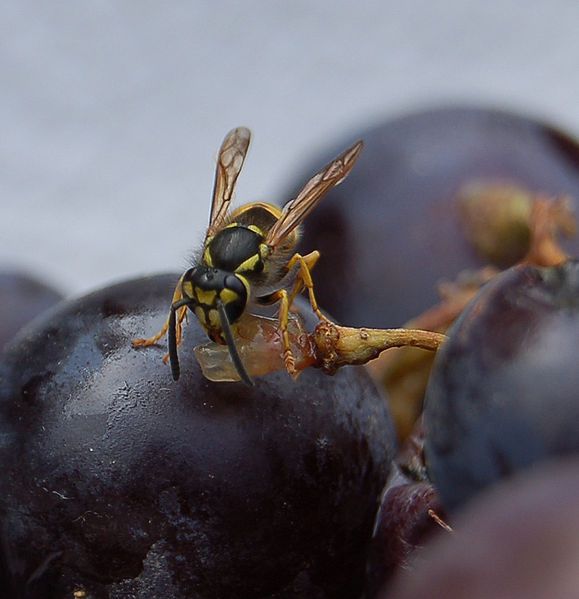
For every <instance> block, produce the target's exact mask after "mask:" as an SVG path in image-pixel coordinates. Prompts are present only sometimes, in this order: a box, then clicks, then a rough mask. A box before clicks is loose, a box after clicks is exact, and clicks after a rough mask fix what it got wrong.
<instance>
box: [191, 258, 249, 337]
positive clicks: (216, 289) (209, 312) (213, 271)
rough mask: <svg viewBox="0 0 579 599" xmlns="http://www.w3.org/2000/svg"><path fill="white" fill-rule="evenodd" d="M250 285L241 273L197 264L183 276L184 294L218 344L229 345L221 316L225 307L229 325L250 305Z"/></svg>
mask: <svg viewBox="0 0 579 599" xmlns="http://www.w3.org/2000/svg"><path fill="white" fill-rule="evenodd" d="M248 289H249V284H248V283H247V281H245V280H244V279H243V278H242V277H240V276H239V275H236V274H233V273H231V272H227V271H225V270H220V269H218V268H211V267H208V266H204V265H203V266H197V267H195V268H192V269H191V270H189V271H187V272H186V273H185V276H184V277H183V295H184V296H185V297H187V298H188V299H191V300H192V302H191V307H192V309H193V311H194V312H195V315H196V316H197V318H198V319H199V322H200V323H201V325H202V326H203V328H204V329H205V330H206V331H207V335H208V336H209V338H210V339H211V340H213V341H215V342H216V343H221V344H222V345H224V344H226V343H227V341H226V339H225V338H224V336H223V328H224V326H226V325H225V324H224V323H223V322H222V318H221V315H220V305H221V306H222V309H223V311H224V312H225V316H226V317H227V324H233V323H234V322H236V321H237V320H238V319H239V317H240V316H241V315H242V314H243V312H244V310H245V307H246V305H247V298H248Z"/></svg>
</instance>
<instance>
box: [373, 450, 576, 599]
mask: <svg viewBox="0 0 579 599" xmlns="http://www.w3.org/2000/svg"><path fill="white" fill-rule="evenodd" d="M578 503H579V462H578V461H577V460H570V461H569V462H568V463H562V464H550V465H549V466H548V467H541V468H539V469H538V470H537V471H534V472H526V473H525V474H524V476H520V477H518V478H517V479H515V480H510V481H508V482H506V483H503V484H501V485H499V486H497V487H496V488H495V489H492V490H491V491H490V492H487V493H485V494H483V495H481V496H480V497H479V498H478V499H477V500H476V501H474V502H473V504H472V505H470V506H468V508H467V509H466V510H465V512H464V513H463V514H461V515H460V516H459V517H458V518H457V521H456V522H455V526H454V529H453V534H451V535H444V536H442V535H441V536H440V537H439V538H438V540H435V542H433V543H431V544H430V545H428V546H426V547H425V548H424V549H423V550H422V551H421V552H420V554H419V558H420V559H419V561H418V562H417V563H416V564H415V567H414V568H412V569H410V570H409V571H406V572H405V571H400V572H399V576H398V580H397V581H396V582H395V583H394V584H393V586H391V587H389V588H387V589H385V590H384V593H383V594H382V595H380V599H425V598H429V599H491V598H492V599H553V598H555V597H569V598H570V597H576V596H577V589H579V576H578V574H577V563H578V562H579V514H578V512H577V504H578Z"/></svg>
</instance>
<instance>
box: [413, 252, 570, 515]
mask: <svg viewBox="0 0 579 599" xmlns="http://www.w3.org/2000/svg"><path fill="white" fill-rule="evenodd" d="M578 346H579V262H577V261H570V262H568V263H565V264H564V265H562V266H559V267H549V268H537V267H532V266H518V267H513V268H511V269H509V270H507V271H505V272H504V273H502V274H501V275H499V276H497V277H496V278H495V279H494V280H493V281H491V282H490V283H488V284H487V285H486V286H485V287H484V288H483V289H482V290H481V291H480V293H479V294H478V295H477V296H476V298H475V299H474V300H473V301H472V302H471V303H470V305H469V306H468V307H467V309H466V310H465V311H464V312H463V314H462V316H461V317H460V318H459V320H458V321H457V322H456V323H455V325H454V326H453V327H452V329H451V330H450V332H449V339H448V341H447V342H446V343H445V344H444V345H443V347H442V349H441V350H439V352H438V355H437V357H436V359H435V362H434V366H433V370H432V374H431V377H430V381H429V385H428V389H427V394H426V406H425V412H424V423H425V427H426V444H425V453H426V458H427V464H428V467H429V471H430V473H431V476H432V478H433V480H434V482H435V484H436V486H437V488H438V490H439V491H440V494H441V499H442V502H443V504H444V505H445V507H446V508H447V509H449V510H455V509H458V508H460V507H462V506H463V505H464V504H465V503H466V502H468V501H470V500H471V499H472V498H473V497H474V496H475V495H477V494H478V493H479V492H480V491H481V490H483V489H484V488H486V487H487V486H489V485H492V484H494V483H496V482H497V481H499V480H500V479H502V478H505V477H508V476H511V475H512V474H514V473H516V472H518V471H520V470H523V469H526V468H529V467H531V466H532V465H534V464H536V463H538V462H540V461H544V460H549V459H552V458H555V457H560V456H566V455H570V454H576V453H577V452H579V435H578V434H577V426H578V423H579V392H578V389H579V368H578V365H579V362H578V358H577V347H578Z"/></svg>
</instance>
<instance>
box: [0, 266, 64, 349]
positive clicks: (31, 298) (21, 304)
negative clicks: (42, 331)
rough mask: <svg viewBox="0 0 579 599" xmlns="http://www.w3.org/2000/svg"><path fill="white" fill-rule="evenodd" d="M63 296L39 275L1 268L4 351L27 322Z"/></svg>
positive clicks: (0, 331) (0, 329) (1, 344)
mask: <svg viewBox="0 0 579 599" xmlns="http://www.w3.org/2000/svg"><path fill="white" fill-rule="evenodd" d="M61 299H62V295H61V294H60V293H59V292H58V291H56V289H54V288H52V287H51V286H49V285H47V284H46V283H43V282H41V281H39V280H38V279H37V278H36V277H33V276H31V275H28V274H25V273H23V272H20V271H17V270H4V271H0V350H2V349H3V348H4V346H5V345H6V343H8V341H10V339H12V337H14V335H15V334H16V333H17V332H18V331H19V330H20V329H21V328H22V327H23V326H24V325H25V324H26V323H27V322H29V321H30V320H32V319H33V318H34V317H35V316H37V315H38V314H40V313H41V312H43V311H44V310H47V309H48V308H50V307H51V306H53V305H54V304H56V303H57V302H59V301H60V300H61Z"/></svg>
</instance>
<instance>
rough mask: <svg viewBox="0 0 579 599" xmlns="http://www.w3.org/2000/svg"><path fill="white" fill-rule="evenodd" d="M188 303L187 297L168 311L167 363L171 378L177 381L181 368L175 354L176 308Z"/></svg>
mask: <svg viewBox="0 0 579 599" xmlns="http://www.w3.org/2000/svg"><path fill="white" fill-rule="evenodd" d="M188 303H189V300H188V299H182V300H180V301H178V302H175V303H174V304H172V305H171V312H170V313H169V332H168V340H167V342H168V345H169V363H170V364H171V374H172V375H173V380H174V381H178V380H179V377H180V376H181V368H180V367H179V356H178V355H177V332H176V328H177V310H178V309H179V308H182V307H183V306H186V305H187V304H188Z"/></svg>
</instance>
